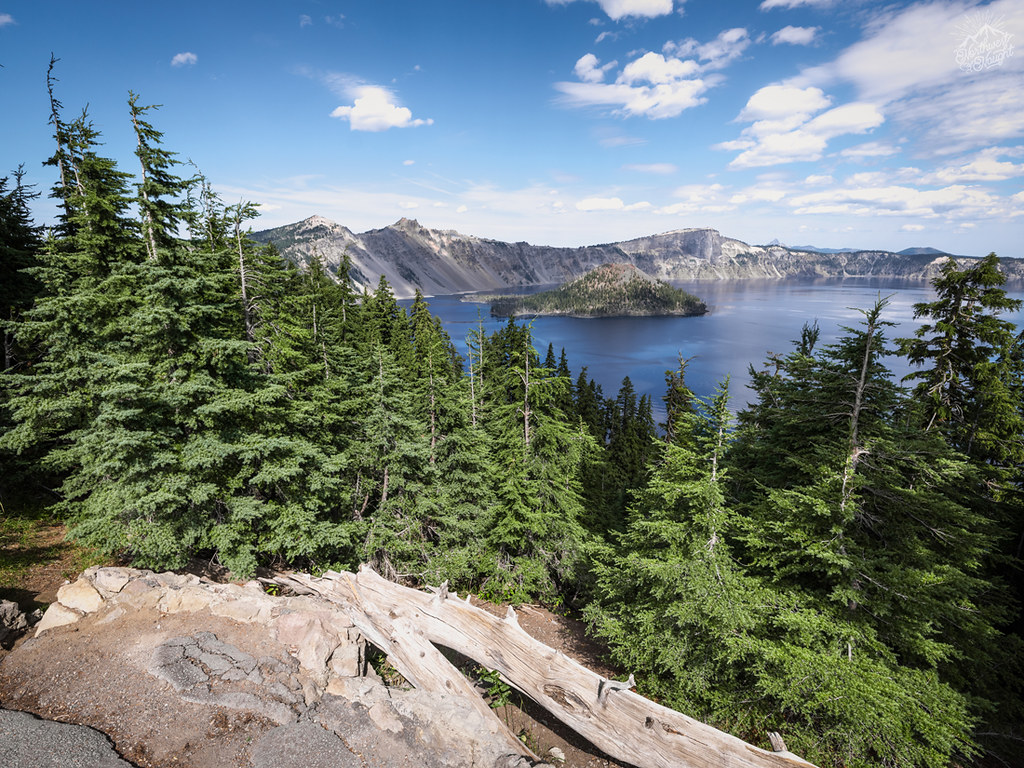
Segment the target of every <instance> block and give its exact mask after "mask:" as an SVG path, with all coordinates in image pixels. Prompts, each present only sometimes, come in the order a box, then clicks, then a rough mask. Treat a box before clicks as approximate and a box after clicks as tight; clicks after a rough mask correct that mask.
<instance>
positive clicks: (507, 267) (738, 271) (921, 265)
mask: <svg viewBox="0 0 1024 768" xmlns="http://www.w3.org/2000/svg"><path fill="white" fill-rule="evenodd" d="M253 237H254V238H255V239H256V240H258V241H260V242H267V243H274V244H275V245H276V246H277V247H278V248H279V249H280V250H281V252H282V253H283V254H284V255H285V256H286V257H287V258H289V259H291V260H292V261H294V262H295V263H297V264H299V265H306V264H308V263H309V262H310V260H311V259H313V258H320V259H323V261H324V263H325V264H326V266H327V269H328V271H329V272H331V273H333V274H334V275H337V272H338V268H339V266H340V264H341V262H342V259H343V257H344V256H345V255H346V254H347V255H348V258H349V259H350V261H351V271H350V275H349V276H350V278H351V280H352V282H353V284H354V285H356V286H358V287H359V288H360V289H362V288H366V289H370V290H372V289H373V288H374V287H375V286H376V285H377V281H378V280H379V278H380V276H381V275H384V276H385V277H386V278H387V280H388V282H389V283H390V284H391V287H392V289H393V290H394V292H395V295H396V296H397V297H399V298H408V297H410V296H412V295H413V294H414V292H415V291H416V290H417V289H419V290H420V291H422V292H423V293H424V294H425V295H437V294H449V293H463V292H469V291H501V290H504V289H508V288H517V287H524V286H533V285H552V284H556V283H564V282H566V281H568V280H571V279H573V278H576V277H579V276H580V275H583V274H585V273H586V272H589V271H590V270H592V269H594V268H595V267H597V266H599V265H601V264H606V263H610V262H622V263H628V264H632V265H633V266H635V267H637V268H639V269H641V270H643V271H644V272H646V273H647V274H649V275H651V276H653V277H655V278H658V279H659V280H669V281H671V280H717V279H751V278H760V279H782V278H786V277H851V276H856V277H865V276H870V277H886V278H893V277H898V278H909V279H916V280H926V279H930V278H932V277H934V276H935V275H936V274H937V273H938V270H939V269H940V268H941V266H942V264H944V263H945V261H946V259H948V258H949V257H948V256H946V255H944V254H939V253H938V252H933V251H932V250H931V249H929V251H928V252H927V253H909V254H899V253H892V252H889V251H848V252H840V253H823V252H819V251H810V250H800V249H797V248H787V247H785V246H782V245H768V246H759V245H749V244H747V243H744V242H742V241H740V240H736V239H733V238H730V237H725V236H724V235H722V234H721V233H719V232H718V231H716V230H714V229H707V228H694V229H679V230H674V231H671V232H665V233H662V234H658V235H651V236H649V237H641V238H636V239H633V240H626V241H622V242H618V243H608V244H604V245H588V246H583V247H579V248H556V247H551V246H544V245H531V244H530V243H525V242H519V243H506V242H502V241H500V240H491V239H487V238H481V237H473V236H471V235H464V234H461V233H459V232H455V231H453V230H436V229H429V228H427V227H424V226H422V225H420V223H419V222H417V221H415V220H413V219H401V220H399V221H398V222H396V223H395V224H392V225H391V226H389V227H384V228H383V229H374V230H370V231H368V232H363V233H361V234H356V233H354V232H352V231H351V230H350V229H348V228H346V227H343V226H341V225H339V224H336V223H334V222H332V221H329V220H328V219H325V218H323V217H322V216H312V217H310V218H308V219H306V220H304V221H300V222H298V223H296V224H289V225H286V226H283V227H277V228H275V229H268V230H264V231H262V232H257V233H254V235H253ZM957 258H960V257H957ZM1003 268H1004V270H1005V271H1006V272H1007V274H1008V275H1009V276H1010V277H1013V278H1018V279H1024V260H1020V259H1004V260H1003Z"/></svg>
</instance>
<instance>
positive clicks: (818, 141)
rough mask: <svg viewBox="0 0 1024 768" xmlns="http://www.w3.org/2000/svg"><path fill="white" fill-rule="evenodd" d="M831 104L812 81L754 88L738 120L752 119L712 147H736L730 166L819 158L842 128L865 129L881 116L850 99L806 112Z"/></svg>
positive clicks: (871, 106)
mask: <svg viewBox="0 0 1024 768" xmlns="http://www.w3.org/2000/svg"><path fill="white" fill-rule="evenodd" d="M829 104H831V99H830V98H829V97H828V96H826V95H825V93H824V92H823V91H822V90H821V89H820V88H816V87H814V86H808V87H806V88H799V87H796V86H791V85H769V86H765V87H764V88H761V89H760V90H759V91H757V92H756V93H754V95H753V96H751V97H750V99H749V100H748V101H747V104H746V106H745V107H744V108H743V110H742V111H741V112H740V114H739V117H738V118H737V119H738V120H746V121H753V122H752V123H751V125H749V126H748V127H747V128H745V129H744V130H743V132H742V135H741V137H740V138H739V139H737V140H735V141H726V142H721V143H719V144H717V145H715V148H716V149H724V150H742V151H741V152H740V154H739V155H738V156H737V157H736V158H734V159H733V160H732V162H731V163H729V167H730V168H756V167H760V166H767V165H778V164H781V163H789V162H800V161H814V160H820V159H821V158H822V156H823V155H824V153H825V149H826V147H827V145H828V142H829V141H830V140H832V139H834V138H836V137H838V136H842V135H845V134H851V133H853V134H860V133H866V132H868V131H870V130H872V129H874V128H877V127H878V126H879V125H881V124H882V123H883V122H884V121H885V118H884V116H883V115H882V113H881V111H880V110H879V109H878V107H877V106H875V105H874V104H870V103H867V102H852V103H850V104H842V105H840V106H838V107H833V108H832V109H829V110H827V111H826V112H821V113H820V114H818V115H817V116H816V117H811V115H812V114H814V113H815V112H819V111H820V110H821V109H824V108H825V107H826V106H828V105H829Z"/></svg>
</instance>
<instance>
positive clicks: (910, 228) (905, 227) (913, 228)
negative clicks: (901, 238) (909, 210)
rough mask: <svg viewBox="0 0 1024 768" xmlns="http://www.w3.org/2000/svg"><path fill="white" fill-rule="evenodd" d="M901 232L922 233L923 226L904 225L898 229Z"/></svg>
mask: <svg viewBox="0 0 1024 768" xmlns="http://www.w3.org/2000/svg"><path fill="white" fill-rule="evenodd" d="M900 230H901V231H903V232H922V231H923V230H924V224H904V225H903V226H902V227H900Z"/></svg>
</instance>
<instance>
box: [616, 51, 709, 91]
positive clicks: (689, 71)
mask: <svg viewBox="0 0 1024 768" xmlns="http://www.w3.org/2000/svg"><path fill="white" fill-rule="evenodd" d="M698 70H700V65H699V64H698V63H697V62H696V61H693V60H692V59H691V60H688V61H683V60H682V59H666V58H665V57H664V56H662V55H661V54H660V53H645V54H644V55H643V56H641V57H640V58H639V59H636V60H634V61H631V62H629V64H627V65H626V66H625V67H623V68H622V74H620V75H619V77H618V81H617V82H620V83H627V84H628V85H635V84H636V83H641V82H647V83H651V84H652V85H659V84H662V83H674V82H677V81H679V80H682V79H683V78H686V77H689V76H690V75H693V74H695V73H696V72H697V71H698Z"/></svg>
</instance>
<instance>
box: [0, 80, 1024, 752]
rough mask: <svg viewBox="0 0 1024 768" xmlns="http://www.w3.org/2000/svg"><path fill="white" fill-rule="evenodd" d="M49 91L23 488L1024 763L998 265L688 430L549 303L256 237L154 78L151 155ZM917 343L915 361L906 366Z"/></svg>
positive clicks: (758, 703)
mask: <svg viewBox="0 0 1024 768" xmlns="http://www.w3.org/2000/svg"><path fill="white" fill-rule="evenodd" d="M54 83H55V81H54V80H53V79H52V77H51V80H50V86H51V89H50V95H51V105H52V114H51V120H50V124H51V126H52V128H53V135H54V153H53V155H52V156H51V157H50V158H48V159H47V160H46V162H47V164H48V165H50V166H52V167H53V169H54V172H55V175H56V177H57V181H56V183H55V184H54V187H53V188H52V190H51V191H50V194H51V197H52V198H54V199H55V201H56V203H57V206H58V209H59V217H58V219H57V221H56V222H55V223H53V224H52V225H51V226H48V227H46V228H42V227H40V226H38V225H36V224H35V223H34V222H33V221H32V217H31V213H30V210H31V201H32V199H33V197H34V195H35V194H36V192H35V191H34V190H31V189H29V188H26V186H24V185H23V184H22V178H23V177H22V175H21V174H20V173H18V172H15V173H14V174H13V177H8V178H5V179H3V180H2V181H0V275H2V280H0V287H2V291H0V317H2V331H3V340H4V359H3V371H2V374H0V428H2V437H0V461H2V462H3V472H2V476H0V477H2V479H0V493H6V492H9V491H10V490H11V488H12V487H14V486H15V485H22V486H24V485H31V484H40V485H42V484H45V485H47V486H48V487H53V488H54V489H55V492H56V494H57V496H58V500H57V501H56V503H55V504H54V505H53V507H52V509H51V513H52V515H54V516H55V517H58V518H60V519H62V520H64V521H66V522H67V524H68V526H69V534H70V536H72V537H74V538H75V539H78V540H80V541H83V542H87V543H89V544H91V545H94V546H96V547H98V548H100V549H101V550H103V551H104V552H106V553H109V554H111V555H116V556H118V557H121V558H123V559H124V560H125V561H128V562H131V563H133V564H136V565H138V566H143V567H151V568H159V569H167V568H180V567H182V566H184V565H185V564H186V563H187V562H188V561H189V559H190V558H192V557H195V556H198V555H202V556H203V557H206V558H210V559H214V560H216V561H219V562H220V563H222V564H223V565H224V566H226V567H227V568H229V569H230V570H231V571H232V572H233V573H234V574H235V575H237V576H241V577H244V576H247V575H249V574H252V573H253V572H254V570H255V569H256V567H258V566H261V565H268V566H275V567H293V568H301V569H304V570H309V571H312V572H319V571H323V570H324V569H327V568H352V567H354V566H355V565H357V564H358V563H361V562H366V563H369V564H370V565H371V566H372V567H373V568H374V569H376V570H377V571H378V572H380V573H381V574H383V575H384V576H386V577H387V578H390V579H393V580H397V581H401V582H406V583H428V582H429V583H435V584H436V583H439V582H440V581H442V580H444V579H447V580H448V581H449V583H450V584H451V585H452V586H453V588H456V587H457V588H458V589H460V590H462V589H471V590H474V591H476V592H477V593H478V594H480V595H482V596H484V597H487V598H489V599H492V600H497V601H508V602H523V601H540V602H544V603H546V604H548V605H552V606H562V607H564V608H566V609H572V610H577V611H581V612H582V614H583V615H584V616H585V617H586V619H587V620H588V622H589V624H590V626H591V627H592V629H593V631H594V633H595V634H596V636H597V637H599V638H601V639H602V640H603V641H604V642H606V643H607V645H608V648H609V653H610V656H611V658H612V660H613V661H614V662H615V663H617V664H618V665H620V666H621V667H623V668H626V669H628V670H629V671H633V672H635V673H636V677H637V680H638V681H639V682H638V686H639V689H640V691H641V692H642V693H644V694H645V695H648V696H651V697H655V698H657V699H658V700H660V701H662V702H664V703H666V704H669V705H670V706H673V707H675V708H677V709H679V710H681V711H683V712H685V713H687V714H689V715H691V716H693V717H697V718H700V719H702V720H704V721H706V722H709V723H711V724H713V725H715V726H717V727H719V728H722V729H724V730H728V731H730V732H732V733H735V734H737V735H739V736H741V737H743V738H745V739H748V740H750V741H752V742H754V743H764V746H767V743H766V742H765V734H766V733H767V731H769V730H774V731H780V732H781V733H782V734H783V735H784V737H785V739H786V743H787V745H788V746H789V748H790V749H791V750H793V751H794V752H797V753H798V754H801V755H803V756H805V757H806V758H807V759H809V760H811V761H813V762H815V763H817V764H818V765H821V766H837V767H838V766H876V765H884V766H932V767H935V768H937V767H938V766H947V765H952V764H954V763H956V764H965V763H968V762H970V761H972V760H983V759H991V760H1008V759H1009V758H1010V756H1012V755H1013V754H1019V752H1020V750H1019V746H1020V740H1021V738H1022V734H1021V732H1020V723H1021V722H1024V712H1022V709H1021V706H1020V690H1019V681H1020V679H1021V674H1020V660H1021V659H1022V658H1024V654H1022V653H1021V648H1020V642H1019V639H1018V637H1017V632H1018V631H1019V629H1020V627H1021V614H1020V597H1021V585H1022V581H1021V577H1020V565H1021V540H1022V534H1024V506H1022V495H1021V480H1022V478H1021V469H1020V468H1021V466H1022V462H1024V406H1022V402H1024V398H1022V387H1024V354H1022V339H1021V336H1020V334H1019V332H1018V329H1016V328H1015V327H1014V326H1013V325H1012V324H1011V323H1009V322H1007V321H1005V320H1004V319H1002V318H1001V317H1000V315H1001V314H1002V313H1003V312H1005V311H1007V310H1009V309H1013V308H1016V307H1017V306H1018V302H1016V301H1015V300H1013V299H1010V298H1008V297H1007V296H1006V293H1005V291H1004V289H1003V287H1002V286H1003V277H1002V274H1001V272H1000V271H999V264H998V259H997V258H996V256H995V255H994V254H991V255H989V256H988V257H986V258H984V259H981V260H978V261H977V262H972V263H965V264H958V263H956V262H955V261H953V260H950V261H948V262H947V264H946V266H945V268H944V269H943V271H942V274H941V275H940V276H939V277H938V278H937V279H936V281H935V284H934V287H935V290H936V300H935V301H933V302H928V303H922V304H919V305H917V307H916V309H915V313H916V315H917V316H918V317H919V318H921V319H923V321H924V324H923V325H922V326H921V328H920V330H919V331H918V332H917V334H916V335H915V336H914V337H912V338H906V339H896V340H892V339H889V338H888V337H887V331H888V329H889V328H890V327H891V323H890V322H889V321H887V320H886V302H885V300H879V301H878V303H877V304H875V305H874V306H872V307H867V308H864V309H863V310H862V313H861V314H862V319H861V322H860V323H858V324H856V325H853V326H851V327H849V328H844V329H843V334H842V336H841V337H840V339H839V340H838V341H837V342H836V343H834V344H832V345H825V346H823V345H820V344H819V343H818V330H817V328H816V327H814V326H808V327H805V328H804V330H803V333H802V335H801V338H800V339H797V340H795V341H794V342H793V344H792V348H791V350H790V351H789V352H787V353H785V354H779V355H773V356H771V357H770V358H769V359H768V360H767V361H765V362H764V365H757V366H752V367H751V372H752V373H751V375H752V380H753V383H752V387H753V392H754V399H753V403H752V405H750V406H749V407H747V408H745V409H743V410H740V411H739V412H738V413H734V411H733V409H732V407H731V405H730V393H729V385H728V382H727V381H726V382H722V383H721V386H720V387H719V389H718V390H717V392H715V393H714V394H713V395H712V396H710V397H708V398H701V397H697V396H696V395H695V393H694V392H692V391H691V390H690V389H689V387H688V386H687V383H686V361H685V359H680V361H679V364H678V366H676V367H675V368H674V369H673V370H669V371H666V391H665V396H664V402H665V408H666V412H667V416H666V420H665V422H663V423H662V424H660V425H657V424H655V423H654V418H653V415H652V413H653V408H652V403H651V401H650V398H649V397H647V396H639V397H638V395H637V393H636V391H635V389H634V387H633V385H632V382H630V380H629V379H628V378H626V379H625V380H624V381H623V382H622V386H621V388H620V389H619V391H618V392H617V393H614V394H611V393H610V394H608V395H606V394H605V393H604V392H602V390H601V388H600V387H599V386H598V385H596V384H595V382H594V381H593V380H592V379H591V378H589V376H588V375H587V371H586V369H583V370H581V371H579V372H578V373H577V375H576V376H575V377H574V376H573V373H572V369H571V366H570V363H569V355H570V354H571V350H569V351H568V352H567V351H566V350H561V351H560V354H557V353H556V351H555V350H554V349H553V348H552V347H549V348H548V349H547V350H546V354H543V355H542V354H541V353H540V352H539V351H538V350H536V349H534V346H533V338H532V334H531V328H530V326H529V325H525V324H522V323H517V322H516V321H515V320H510V321H509V322H508V324H507V325H505V326H504V327H502V328H501V329H500V330H498V331H497V332H495V333H492V334H489V335H488V334H485V333H484V332H483V328H482V323H481V324H480V325H479V326H478V327H476V328H474V329H473V330H471V331H470V333H469V337H468V339H467V344H468V350H469V352H468V356H467V357H466V359H462V358H461V357H460V355H459V354H458V353H457V352H456V348H455V346H454V345H453V343H452V341H451V339H450V337H449V335H448V333H447V332H446V331H445V329H444V328H443V326H442V324H441V322H440V321H439V320H438V319H437V318H436V317H433V316H432V315H431V313H430V310H429V307H428V305H427V302H426V301H425V300H424V299H423V297H422V296H420V295H417V297H416V299H415V300H414V301H413V303H412V305H411V307H410V308H409V309H408V310H406V309H404V308H403V307H401V306H400V305H399V304H398V302H397V301H396V300H395V298H394V295H393V293H392V291H391V289H390V286H389V285H388V283H387V282H386V281H385V280H384V279H383V278H382V279H381V281H380V283H379V284H378V285H377V288H376V290H374V291H372V292H368V293H364V294H359V293H357V292H356V291H354V290H353V288H352V286H351V284H350V282H349V281H348V280H347V265H346V264H343V265H342V267H341V268H340V269H339V270H338V274H337V278H338V279H335V276H333V275H331V274H329V273H328V272H327V270H326V268H325V266H324V265H323V264H322V263H319V262H317V261H314V262H313V263H312V264H311V266H310V267H309V268H308V269H307V270H304V271H300V270H298V269H297V268H296V267H295V266H294V265H292V264H290V263H288V262H286V261H285V260H284V259H282V258H281V256H280V255H279V254H278V253H277V252H276V251H275V250H274V249H273V248H272V247H269V246H262V245H259V244H257V243H255V242H254V241H253V240H251V239H249V237H248V236H247V231H248V226H249V222H250V221H252V219H253V218H254V217H255V216H256V215H257V214H258V207H257V206H256V205H255V204H253V203H248V202H242V203H238V204H233V205H226V204H224V203H223V202H222V201H221V200H220V199H219V198H218V197H217V195H216V194H215V193H214V192H213V190H212V187H211V184H210V182H209V181H208V180H207V179H205V178H204V177H202V176H201V175H199V174H197V173H196V172H195V171H194V169H192V168H190V167H188V166H184V165H182V164H181V163H180V162H179V161H178V160H177V156H176V155H175V154H174V153H173V152H171V151H169V150H167V149H166V148H165V147H164V142H163V136H162V134H161V132H160V131H159V130H158V129H157V128H156V126H155V123H154V120H155V116H156V114H157V113H156V111H155V108H154V107H152V106H146V105H143V104H142V103H141V100H140V98H139V97H138V96H136V95H134V94H131V95H130V98H129V100H128V104H127V109H126V120H130V121H131V125H132V127H133V129H134V134H135V135H134V138H135V140H136V157H137V161H138V162H137V166H136V167H135V168H134V169H133V170H132V171H128V170H125V169H122V168H119V167H118V166H117V164H116V163H115V162H114V161H113V160H111V159H109V158H107V157H104V156H103V154H102V150H101V146H102V145H101V143H100V133H99V131H98V129H97V128H96V127H95V126H94V125H93V124H92V122H91V121H90V119H89V117H88V115H87V114H86V113H85V112H83V113H82V114H81V115H80V116H78V117H74V118H69V117H66V116H65V112H64V109H63V106H62V105H61V104H60V102H59V100H58V99H57V98H56V97H55V95H54V88H53V86H54ZM893 355H903V356H905V357H906V358H907V359H908V360H909V361H911V362H912V363H914V364H915V365H916V368H915V372H914V373H913V374H912V376H911V378H910V379H909V381H907V382H906V383H904V382H900V381H896V380H895V379H894V378H893V376H892V374H891V373H890V371H889V369H888V368H887V366H886V358H888V357H891V356H893Z"/></svg>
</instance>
